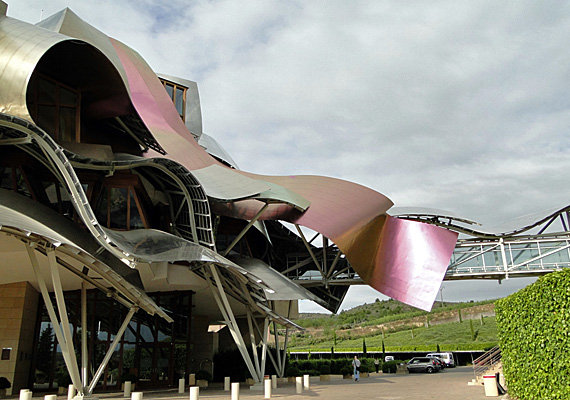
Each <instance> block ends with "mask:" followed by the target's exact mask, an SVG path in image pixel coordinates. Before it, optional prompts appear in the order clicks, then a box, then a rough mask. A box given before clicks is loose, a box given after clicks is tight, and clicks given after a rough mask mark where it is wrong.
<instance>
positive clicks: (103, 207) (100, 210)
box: [95, 187, 109, 226]
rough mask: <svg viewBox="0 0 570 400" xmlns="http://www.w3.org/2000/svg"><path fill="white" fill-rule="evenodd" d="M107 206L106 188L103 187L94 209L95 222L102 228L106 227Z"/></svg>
mask: <svg viewBox="0 0 570 400" xmlns="http://www.w3.org/2000/svg"><path fill="white" fill-rule="evenodd" d="M108 205H109V202H108V199H107V188H106V187H103V189H102V190H101V196H99V199H98V200H97V207H96V208H95V216H96V217H97V221H99V223H100V224H101V225H103V226H107V206H108Z"/></svg>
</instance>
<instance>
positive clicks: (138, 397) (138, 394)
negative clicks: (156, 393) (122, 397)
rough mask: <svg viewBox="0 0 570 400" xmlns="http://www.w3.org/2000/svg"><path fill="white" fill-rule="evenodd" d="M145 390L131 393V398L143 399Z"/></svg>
mask: <svg viewBox="0 0 570 400" xmlns="http://www.w3.org/2000/svg"><path fill="white" fill-rule="evenodd" d="M142 398H143V392H133V393H131V400H142Z"/></svg>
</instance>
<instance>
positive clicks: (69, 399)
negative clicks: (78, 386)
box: [67, 385, 77, 400]
mask: <svg viewBox="0 0 570 400" xmlns="http://www.w3.org/2000/svg"><path fill="white" fill-rule="evenodd" d="M76 394H77V392H76V390H75V386H73V385H69V386H68V387H67V400H72V399H73V398H74V397H75V395H76Z"/></svg>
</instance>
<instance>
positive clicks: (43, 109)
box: [37, 106, 56, 136]
mask: <svg viewBox="0 0 570 400" xmlns="http://www.w3.org/2000/svg"><path fill="white" fill-rule="evenodd" d="M55 118H56V115H55V106H38V118H37V123H38V125H39V127H40V128H42V129H43V130H44V131H46V132H47V133H49V134H50V135H51V136H54V135H55Z"/></svg>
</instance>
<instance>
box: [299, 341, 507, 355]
mask: <svg viewBox="0 0 570 400" xmlns="http://www.w3.org/2000/svg"><path fill="white" fill-rule="evenodd" d="M496 345H497V343H496V342H471V343H448V344H441V345H439V350H438V351H462V350H465V351H487V350H489V349H492V348H493V347H495V346H496ZM366 348H367V351H369V352H378V353H379V352H381V351H382V347H381V346H380V347H378V346H366ZM384 350H385V351H389V352H395V353H405V352H410V351H423V352H427V353H429V352H431V351H436V349H435V346H434V345H429V344H425V345H414V346H385V347H384ZM295 351H296V352H311V351H313V352H314V351H330V348H318V347H310V348H303V347H296V348H295ZM335 351H345V352H353V353H360V352H362V347H342V348H340V347H339V348H336V347H335Z"/></svg>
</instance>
